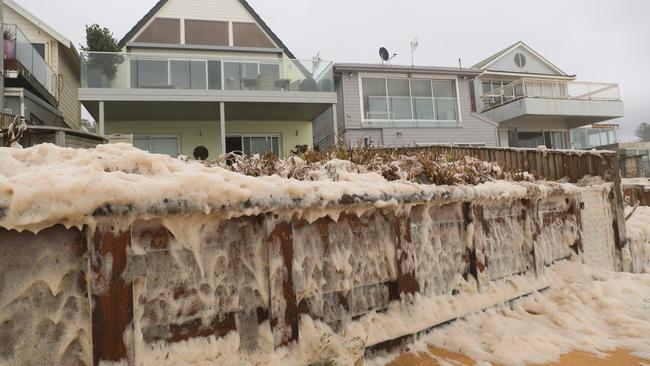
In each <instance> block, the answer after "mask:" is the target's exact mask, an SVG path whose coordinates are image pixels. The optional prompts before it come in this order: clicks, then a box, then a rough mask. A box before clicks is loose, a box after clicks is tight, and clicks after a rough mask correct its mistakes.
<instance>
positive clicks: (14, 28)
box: [3, 0, 81, 130]
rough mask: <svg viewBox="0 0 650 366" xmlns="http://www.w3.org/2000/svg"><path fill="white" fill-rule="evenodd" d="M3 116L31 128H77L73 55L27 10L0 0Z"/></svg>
mask: <svg viewBox="0 0 650 366" xmlns="http://www.w3.org/2000/svg"><path fill="white" fill-rule="evenodd" d="M4 5H5V6H4V9H3V21H4V63H5V99H6V103H5V110H4V111H3V112H4V113H5V114H9V115H19V116H22V117H24V118H25V119H26V120H27V122H28V123H30V124H33V125H48V126H57V127H68V128H72V129H75V130H77V129H80V128H81V104H80V103H79V99H78V89H79V85H80V79H79V54H78V53H77V51H76V49H75V47H74V45H73V44H72V42H71V41H70V40H69V39H67V38H66V37H64V36H63V35H61V34H60V33H59V32H57V31H56V30H54V29H53V28H51V27H50V26H49V25H47V24H46V23H45V22H43V21H42V20H40V19H39V18H37V17H36V16H35V15H34V14H32V13H30V12H29V11H28V10H27V9H25V8H23V7H22V6H20V5H19V4H18V3H17V2H15V1H12V0H4Z"/></svg>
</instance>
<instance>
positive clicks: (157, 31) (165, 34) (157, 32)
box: [136, 18, 181, 44]
mask: <svg viewBox="0 0 650 366" xmlns="http://www.w3.org/2000/svg"><path fill="white" fill-rule="evenodd" d="M136 42H143V43H171V44H180V43H181V21H180V19H171V18H156V19H154V20H153V21H152V22H151V23H150V24H149V26H148V27H147V28H145V30H144V31H142V33H140V35H139V36H138V38H137V39H136Z"/></svg>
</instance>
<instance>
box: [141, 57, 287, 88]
mask: <svg viewBox="0 0 650 366" xmlns="http://www.w3.org/2000/svg"><path fill="white" fill-rule="evenodd" d="M130 72H131V87H132V88H156V89H200V90H205V89H210V90H221V89H225V90H281V89H284V88H286V87H287V85H286V84H287V83H288V81H287V80H284V79H282V78H281V72H280V63H279V62H277V63H276V62H235V61H220V60H195V59H169V60H164V59H163V60H160V59H149V60H148V59H146V58H144V57H142V58H138V59H134V60H131V70H130Z"/></svg>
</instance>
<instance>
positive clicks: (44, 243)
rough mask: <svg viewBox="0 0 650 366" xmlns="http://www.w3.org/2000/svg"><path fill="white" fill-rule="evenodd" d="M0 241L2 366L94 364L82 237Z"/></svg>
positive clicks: (22, 236) (16, 236)
mask: <svg viewBox="0 0 650 366" xmlns="http://www.w3.org/2000/svg"><path fill="white" fill-rule="evenodd" d="M0 236H1V237H2V240H1V241H0V365H90V364H92V349H91V330H90V324H91V323H90V304H89V301H88V297H87V296H88V295H87V293H88V291H87V287H86V286H87V285H86V284H87V279H86V272H87V268H86V266H87V261H88V259H87V254H86V244H85V237H84V233H83V232H80V231H78V230H66V229H65V228H63V227H62V226H55V227H52V228H50V229H46V230H44V231H42V232H41V233H40V234H39V235H35V234H29V233H17V232H15V231H5V230H3V229H0Z"/></svg>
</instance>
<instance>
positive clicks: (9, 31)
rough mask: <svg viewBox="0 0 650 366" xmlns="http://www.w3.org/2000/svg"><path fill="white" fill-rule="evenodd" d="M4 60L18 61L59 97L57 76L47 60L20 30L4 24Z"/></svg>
mask: <svg viewBox="0 0 650 366" xmlns="http://www.w3.org/2000/svg"><path fill="white" fill-rule="evenodd" d="M3 34H4V37H3V38H4V59H5V64H6V62H7V61H10V60H16V61H18V63H20V65H22V67H23V68H24V70H25V71H27V72H29V73H30V74H31V75H32V76H33V77H34V78H35V79H36V80H37V81H38V82H39V83H40V84H41V85H43V87H44V88H45V89H46V90H47V91H48V92H49V93H50V94H51V95H52V96H53V97H54V98H56V97H57V94H56V91H57V88H56V81H57V76H56V74H55V73H54V71H53V70H52V68H50V66H49V65H48V64H47V62H46V61H45V59H44V58H43V57H42V56H41V55H40V54H39V53H38V52H37V51H36V48H34V46H33V45H32V42H30V40H29V39H28V38H27V36H25V34H24V33H23V32H22V31H21V30H20V28H19V27H18V26H16V25H13V24H4V32H3Z"/></svg>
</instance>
